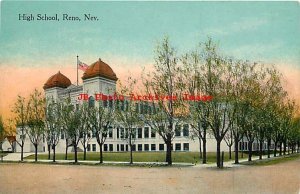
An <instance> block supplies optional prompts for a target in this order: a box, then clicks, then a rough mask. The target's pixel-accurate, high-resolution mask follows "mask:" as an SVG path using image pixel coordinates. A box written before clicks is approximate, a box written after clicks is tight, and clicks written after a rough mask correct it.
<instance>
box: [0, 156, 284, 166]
mask: <svg viewBox="0 0 300 194" xmlns="http://www.w3.org/2000/svg"><path fill="white" fill-rule="evenodd" d="M33 154H34V153H24V158H25V157H27V156H30V155H33ZM283 156H284V155H282V156H277V157H276V158H279V157H283ZM272 158H274V156H273V155H271V156H270V158H268V156H267V155H263V159H262V160H270V159H272ZM20 160H21V154H20V153H10V154H8V155H6V156H4V157H3V161H14V162H18V161H20ZM256 160H259V156H253V157H252V161H256ZM247 161H248V158H247V157H245V158H240V159H239V163H240V164H234V160H230V161H226V162H224V163H223V166H224V167H225V168H232V167H241V166H245V165H243V164H241V163H243V162H247ZM24 162H34V160H33V159H24ZM38 162H43V163H53V162H52V160H38ZM55 163H57V164H68V163H70V164H73V163H74V160H56V162H55ZM78 163H79V164H90V165H96V164H99V161H98V160H79V161H78ZM103 164H112V165H113V164H123V165H129V162H116V161H103ZM134 164H138V165H153V166H156V165H158V166H159V165H166V164H167V163H166V162H134V163H133V165H134ZM173 165H174V166H182V167H183V166H185V167H188V166H190V167H196V168H212V167H217V164H216V163H209V164H202V163H198V164H196V165H195V164H192V163H176V162H174V163H173Z"/></svg>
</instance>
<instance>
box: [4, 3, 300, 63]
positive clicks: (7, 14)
mask: <svg viewBox="0 0 300 194" xmlns="http://www.w3.org/2000/svg"><path fill="white" fill-rule="evenodd" d="M299 8H300V6H299V3H298V2H95V1H91V2H49V1H44V2H36V1H34V2H28V1H27V2H17V1H13V2H11V1H10V2H8V1H2V2H1V32H0V33H1V34H0V35H1V36H0V43H1V45H0V57H1V62H0V65H4V64H11V63H14V64H15V65H31V66H39V65H40V62H41V61H61V62H62V63H63V62H66V61H67V62H69V61H72V60H73V61H74V60H75V57H76V55H77V54H78V55H80V57H82V58H83V59H85V58H86V59H87V60H93V59H97V58H98V57H101V58H108V60H109V58H111V57H116V58H127V59H128V60H129V61H130V59H132V60H135V59H141V60H142V61H149V62H151V61H153V50H154V47H155V45H156V43H157V41H159V40H161V39H162V38H163V36H164V35H168V36H169V37H170V39H171V41H172V42H173V44H174V46H175V47H176V48H177V50H178V52H185V51H188V50H191V49H193V48H194V47H195V46H196V43H197V42H201V41H203V40H205V39H206V38H207V37H208V36H211V37H212V38H213V39H214V40H215V41H217V42H218V43H219V46H220V49H221V51H222V52H223V53H225V54H226V55H229V56H233V57H235V58H239V59H249V60H255V61H264V62H270V63H276V62H277V61H280V62H286V63H290V64H293V65H297V66H300V39H299V34H300V9H299ZM19 13H21V14H22V13H27V14H28V13H32V14H37V13H43V14H44V13H46V14H49V15H51V14H56V13H57V14H59V15H61V14H63V13H66V14H69V15H73V16H82V15H83V14H84V13H90V14H92V15H96V16H98V17H99V18H100V20H99V21H98V22H83V21H81V22H76V21H74V22H65V21H60V22H45V21H44V22H41V21H32V22H27V21H19V20H18V14H19ZM71 58H72V59H71ZM90 62H93V61H90ZM47 65H51V62H49V63H47Z"/></svg>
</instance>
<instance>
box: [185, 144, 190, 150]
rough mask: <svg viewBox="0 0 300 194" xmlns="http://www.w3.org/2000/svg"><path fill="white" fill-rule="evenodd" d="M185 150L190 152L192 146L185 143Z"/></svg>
mask: <svg viewBox="0 0 300 194" xmlns="http://www.w3.org/2000/svg"><path fill="white" fill-rule="evenodd" d="M183 150H184V151H189V150H190V144H189V143H184V144H183Z"/></svg>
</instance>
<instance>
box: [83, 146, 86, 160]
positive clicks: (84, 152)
mask: <svg viewBox="0 0 300 194" xmlns="http://www.w3.org/2000/svg"><path fill="white" fill-rule="evenodd" d="M83 160H86V146H85V147H84V148H83Z"/></svg>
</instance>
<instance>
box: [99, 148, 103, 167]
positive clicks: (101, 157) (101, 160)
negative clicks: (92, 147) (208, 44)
mask: <svg viewBox="0 0 300 194" xmlns="http://www.w3.org/2000/svg"><path fill="white" fill-rule="evenodd" d="M99 147H100V164H102V163H103V150H102V147H103V144H102V143H100V144H99Z"/></svg>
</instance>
